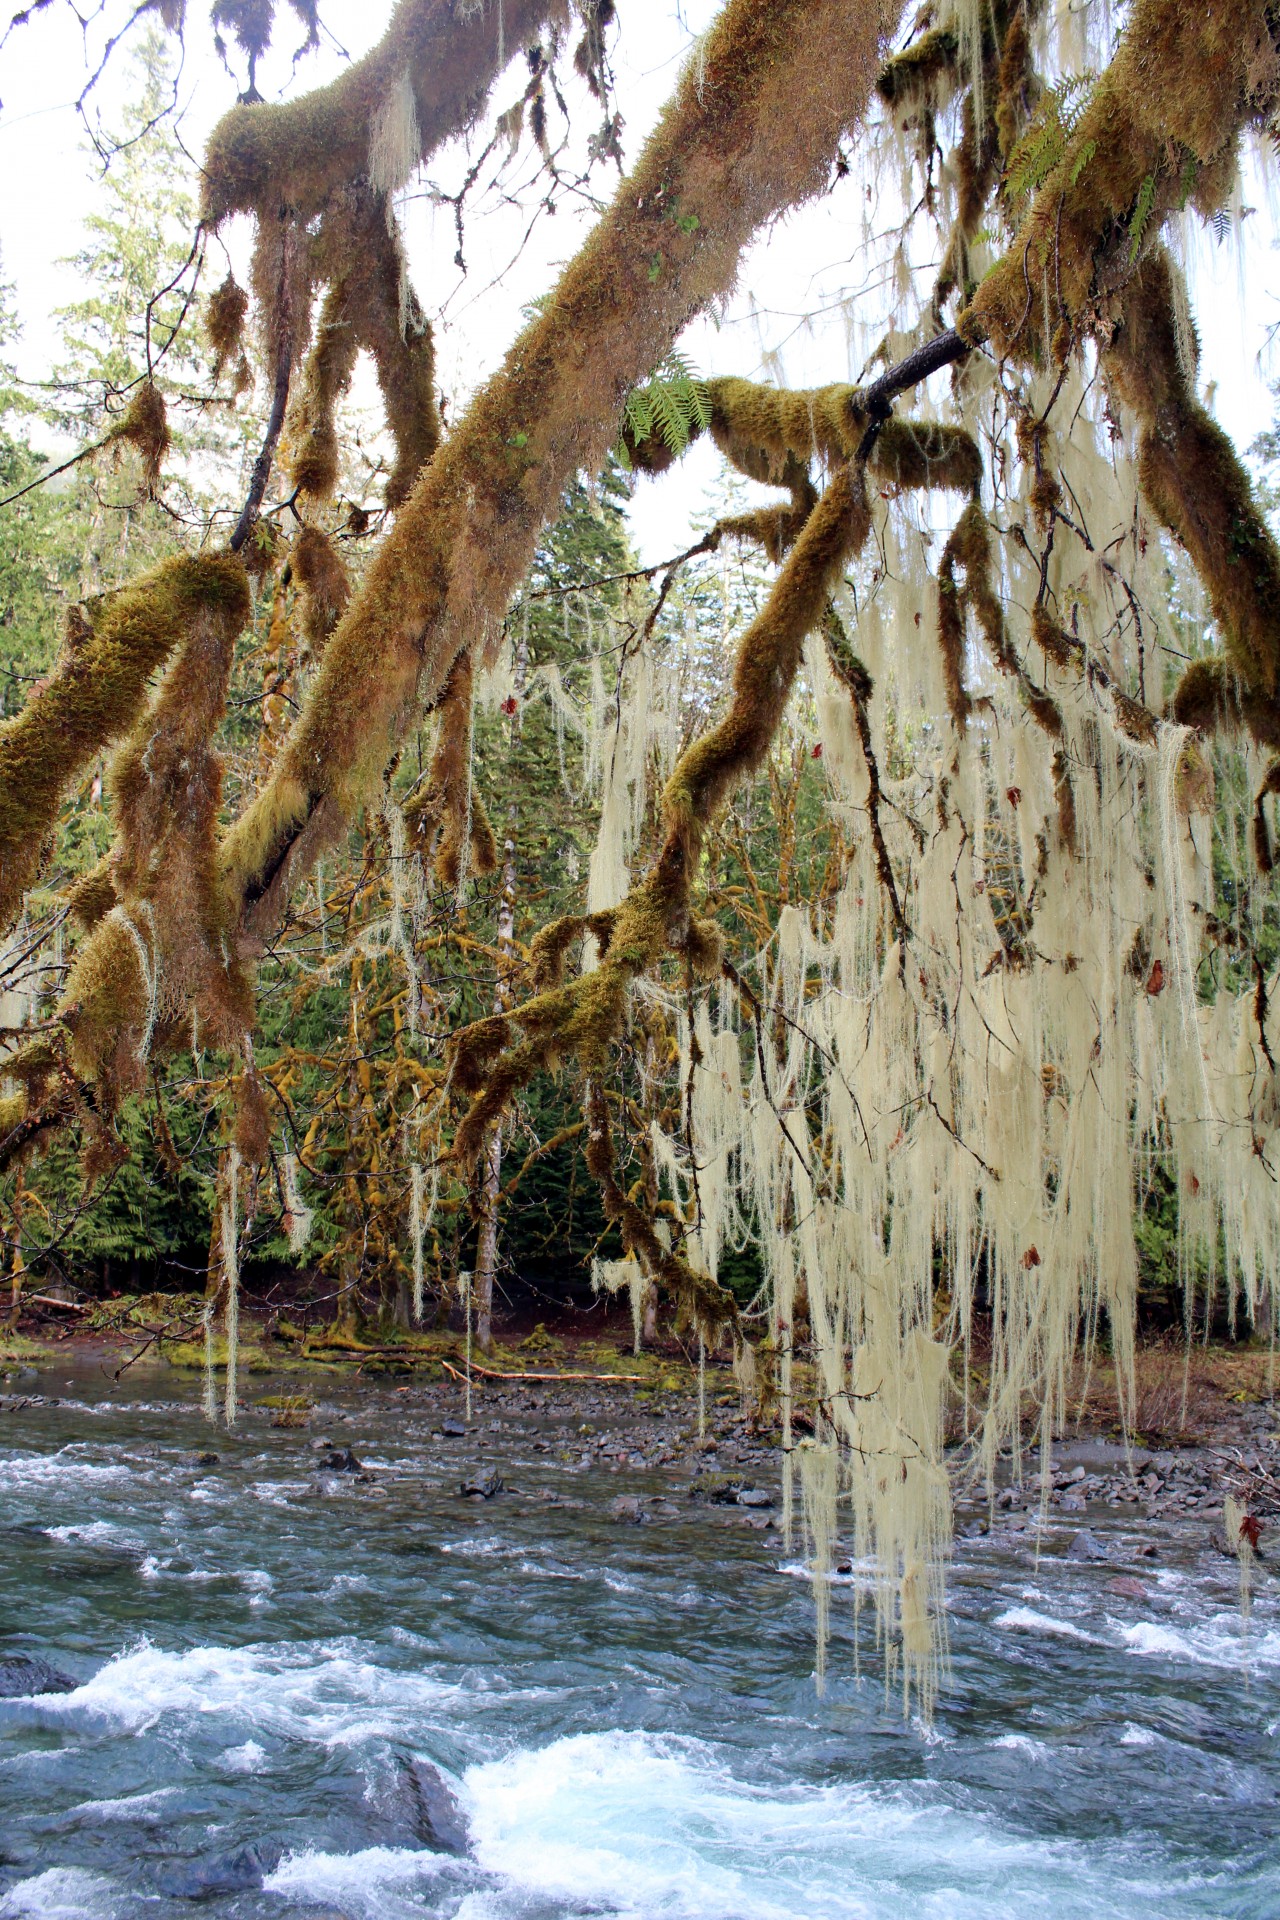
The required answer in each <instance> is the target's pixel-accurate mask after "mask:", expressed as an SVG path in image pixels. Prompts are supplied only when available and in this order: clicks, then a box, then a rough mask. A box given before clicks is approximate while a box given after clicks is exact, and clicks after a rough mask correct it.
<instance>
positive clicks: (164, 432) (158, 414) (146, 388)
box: [107, 380, 169, 491]
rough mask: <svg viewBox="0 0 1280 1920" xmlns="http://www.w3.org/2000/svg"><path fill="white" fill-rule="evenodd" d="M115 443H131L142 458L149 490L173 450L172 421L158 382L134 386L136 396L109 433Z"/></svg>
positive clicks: (110, 439)
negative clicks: (170, 448) (170, 424)
mask: <svg viewBox="0 0 1280 1920" xmlns="http://www.w3.org/2000/svg"><path fill="white" fill-rule="evenodd" d="M107 439H108V441H109V442H111V443H113V444H115V445H121V444H123V445H126V446H131V447H133V448H134V449H135V451H136V452H137V453H138V455H139V456H140V458H141V460H142V476H143V480H144V482H145V484H146V486H147V489H148V491H151V490H152V489H154V487H155V484H156V482H157V480H158V479H159V478H160V468H161V467H162V465H163V464H164V457H165V455H166V454H167V453H168V451H169V420H168V414H167V411H166V409H165V404H164V395H163V394H162V393H161V392H160V389H159V388H158V387H157V386H156V385H155V383H154V381H151V380H144V381H143V382H142V384H141V385H140V386H138V387H136V388H135V389H134V392H133V398H132V399H131V400H130V402H129V404H128V406H127V407H126V408H125V411H124V413H123V415H122V416H121V418H120V419H119V420H117V421H116V422H115V424H114V425H113V426H112V428H111V430H110V432H109V433H108V435H107Z"/></svg>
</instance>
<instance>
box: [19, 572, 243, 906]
mask: <svg viewBox="0 0 1280 1920" xmlns="http://www.w3.org/2000/svg"><path fill="white" fill-rule="evenodd" d="M237 608H243V609H244V610H245V611H247V608H248V590H247V586H246V582H245V577H244V569H243V568H242V567H241V566H240V564H239V562H238V561H237V560H235V559H233V558H231V557H230V556H226V555H219V554H201V555H198V556H197V557H195V558H194V559H186V558H182V559H176V560H168V561H166V562H165V563H164V565H163V566H161V567H158V568H157V569H156V571H155V572H154V573H152V574H149V575H147V576H146V577H145V578H144V579H142V580H139V581H138V582H137V584H136V585H135V586H132V587H127V588H125V589H124V590H123V591H121V592H120V593H118V594H113V595H111V596H109V597H108V598H106V599H104V600H103V601H101V602H99V603H95V604H94V605H93V606H92V607H91V609H90V613H91V622H90V623H88V624H86V623H85V622H84V621H83V620H78V621H75V622H73V623H69V626H68V634H67V639H66V641H65V642H64V645H63V649H62V652H61V654H60V655H59V658H58V661H57V664H56V665H55V667H54V669H53V672H52V673H51V674H50V676H49V678H48V680H46V681H45V682H44V684H43V685H42V686H39V687H38V688H37V689H36V691H35V692H34V693H33V695H32V697H31V699H30V700H29V701H28V702H27V704H26V706H25V707H24V708H23V710H22V712H21V713H20V714H18V715H17V716H16V717H15V718H14V719H12V720H8V721H6V722H5V723H4V724H3V725H2V726H0V926H4V927H8V926H10V925H12V923H13V920H14V919H15V918H16V916H17V913H18V911H19V909H20V907H21V904H22V896H23V893H24V892H25V890H26V888H27V887H29V886H30V885H31V884H32V882H33V881H34V879H35V878H36V875H37V874H38V872H39V870H40V867H41V865H42V864H43V860H44V857H45V848H46V842H47V840H48V836H49V835H50V833H51V830H52V827H53V823H54V820H55V818H56V816H57V811H58V806H59V804H60V802H61V800H62V796H63V794H64V793H65V792H66V790H67V788H68V787H69V785H70V784H71V782H72V781H73V780H74V779H75V778H76V777H77V775H78V774H79V773H80V772H81V771H82V770H83V768H84V767H85V766H86V765H87V763H88V762H89V761H90V760H91V759H92V757H93V755H94V754H96V753H97V752H99V751H100V749H101V748H102V747H103V746H105V745H106V744H107V743H108V742H109V741H111V740H112V739H115V738H118V737H119V736H120V735H121V734H122V733H124V732H126V731H127V730H128V728H129V727H131V726H132V725H133V723H134V721H135V719H136V717H137V713H138V708H139V705H140V703H141V701H142V698H143V695H144V693H145V691H146V686H147V682H148V680H149V679H150V678H151V675H152V674H153V673H154V672H155V670H156V668H157V667H158V666H160V665H161V664H162V663H163V662H164V660H165V659H166V658H167V657H168V655H169V654H170V653H171V652H172V650H173V648H174V647H175V646H176V645H177V643H178V641H179V640H180V639H181V637H182V635H183V634H184V632H186V631H187V629H188V627H189V626H190V624H191V622H192V621H193V620H194V619H195V618H196V617H197V616H198V615H199V614H200V613H201V612H217V611H218V610H220V609H221V610H224V611H234V610H235V609H237Z"/></svg>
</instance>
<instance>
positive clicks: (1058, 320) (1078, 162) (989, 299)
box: [958, 0, 1280, 360]
mask: <svg viewBox="0 0 1280 1920" xmlns="http://www.w3.org/2000/svg"><path fill="white" fill-rule="evenodd" d="M1278 86H1280V60H1278V59H1277V51H1276V46H1275V42H1274V38H1273V32H1272V25H1271V9H1270V8H1269V6H1268V5H1267V4H1266V0H1221V3H1220V4H1215V5H1213V6H1196V7H1189V6H1187V5H1185V4H1184V0H1138V4H1137V5H1136V6H1135V7H1134V10H1133V13H1132V15H1131V17H1130V21H1129V24H1128V27H1127V29H1126V31H1125V34H1124V37H1123V39H1122V41H1121V43H1120V48H1119V51H1118V52H1117V54H1116V56H1115V58H1114V60H1113V61H1112V62H1111V65H1110V66H1109V67H1108V69H1107V71H1106V72H1105V73H1104V74H1103V75H1102V78H1101V79H1100V80H1099V82H1098V84H1097V86H1096V87H1095V89H1094V91H1093V94H1092V97H1091V98H1090V100H1089V104H1088V106H1087V107H1086V108H1085V110H1084V112H1083V113H1082V114H1081V115H1080V116H1079V119H1078V120H1077V122H1076V124H1075V126H1074V128H1073V129H1072V132H1071V135H1070V138H1069V139H1068V140H1067V142H1066V144H1065V147H1064V150H1063V152H1062V156H1061V158H1060V159H1059V160H1058V162H1057V164H1056V165H1055V166H1054V167H1053V169H1052V170H1051V172H1050V173H1049V174H1048V176H1047V177H1046V179H1045V180H1044V182H1043V185H1042V186H1041V188H1040V191H1039V192H1038V193H1037V195H1036V198H1035V201H1034V203H1033V204H1032V207H1031V210H1030V212H1029V213H1028V214H1027V216H1026V219H1025V220H1024V221H1023V223H1022V226H1021V228H1020V230H1019V232H1018V235H1017V238H1016V240H1015V241H1014V244H1013V245H1012V246H1011V247H1010V248H1009V250H1008V252H1007V253H1006V254H1005V255H1004V257H1003V258H1002V259H1001V260H1000V261H999V262H998V264H997V265H996V266H995V267H993V268H992V270H991V272H990V273H989V274H988V275H987V277H986V279H985V280H984V281H983V282H982V285H981V286H980V287H979V289H978V291H977V293H976V295H975V296H974V298H973V300H972V301H971V303H970V305H969V306H968V308H967V309H966V311H965V313H964V314H963V315H962V316H961V319H960V321H959V323H958V324H959V327H960V330H961V332H962V333H963V334H964V336H965V337H966V339H969V340H971V341H973V342H975V343H977V342H978V341H981V340H989V341H990V342H991V344H992V345H993V346H994V347H995V348H996V350H997V352H999V353H1001V354H1005V355H1012V354H1016V355H1018V356H1020V357H1022V358H1024V359H1034V358H1038V357H1045V356H1047V355H1048V354H1049V353H1050V352H1052V353H1053V355H1054V356H1055V357H1056V358H1058V359H1059V360H1065V358H1066V356H1067V354H1068V352H1069V351H1070V348H1071V343H1072V342H1073V340H1074V339H1075V338H1076V336H1077V333H1078V331H1079V330H1080V329H1081V328H1082V327H1084V326H1085V325H1087V324H1090V323H1091V322H1092V320H1093V318H1094V316H1095V314H1096V313H1097V311H1098V310H1099V307H1100V306H1102V307H1105V304H1106V302H1107V301H1108V300H1109V299H1110V298H1111V296H1112V295H1113V294H1114V292H1115V291H1116V289H1117V288H1118V287H1120V286H1122V285H1123V283H1124V281H1125V280H1126V279H1127V278H1128V275H1129V272H1130V269H1131V266H1132V263H1133V261H1134V260H1135V259H1136V258H1137V256H1138V255H1139V253H1140V252H1141V250H1142V248H1143V246H1144V244H1145V243H1146V241H1147V240H1148V238H1149V237H1150V236H1151V235H1153V234H1155V233H1157V232H1158V231H1159V227H1160V224H1161V222H1162V220H1163V219H1164V217H1165V215H1166V214H1167V213H1168V212H1169V211H1171V210H1172V209H1173V208H1174V207H1175V206H1178V205H1181V204H1183V203H1184V202H1185V200H1186V198H1187V194H1188V186H1189V183H1190V192H1191V197H1192V199H1193V200H1194V202H1195V203H1196V205H1197V206H1199V207H1200V208H1201V210H1202V211H1205V212H1208V211H1211V210H1212V209H1213V208H1214V207H1215V206H1216V205H1217V204H1218V202H1219V201H1220V199H1221V196H1222V194H1223V193H1224V192H1225V191H1226V190H1227V188H1228V187H1229V184H1230V179H1231V176H1232V173H1233V171H1234V164H1235V148H1236V141H1237V137H1238V135H1239V133H1240V130H1241V128H1242V127H1243V126H1244V125H1245V123H1246V122H1247V121H1249V120H1250V119H1253V118H1262V117H1265V116H1266V114H1268V113H1269V112H1270V110H1271V108H1272V107H1273V105H1274V102H1275V99H1276V94H1277V88H1278Z"/></svg>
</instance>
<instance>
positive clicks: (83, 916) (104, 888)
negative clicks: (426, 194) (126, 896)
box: [66, 853, 116, 933]
mask: <svg viewBox="0 0 1280 1920" xmlns="http://www.w3.org/2000/svg"><path fill="white" fill-rule="evenodd" d="M66 902H67V905H68V907H69V908H70V909H71V912H72V915H73V916H74V918H75V919H76V920H77V921H78V922H79V924H80V925H81V927H83V928H84V930H85V931H86V933H87V932H88V930H89V928H90V927H95V926H96V925H97V924H98V922H99V920H101V919H102V917H103V915H104V914H107V913H110V911H111V909H112V907H114V906H115V904H116V883H115V880H114V878H113V877H112V872H111V855H110V854H109V853H104V854H103V856H102V858H101V860H99V861H97V862H95V864H94V865H93V866H92V867H90V869H89V871H88V873H83V874H81V876H80V878H79V879H78V880H77V881H75V882H74V884H73V885H72V886H70V887H68V888H67V892H66Z"/></svg>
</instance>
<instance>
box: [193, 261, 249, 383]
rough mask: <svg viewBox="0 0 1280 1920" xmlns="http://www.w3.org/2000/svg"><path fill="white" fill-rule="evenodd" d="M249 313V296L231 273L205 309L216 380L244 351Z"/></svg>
mask: <svg viewBox="0 0 1280 1920" xmlns="http://www.w3.org/2000/svg"><path fill="white" fill-rule="evenodd" d="M248 311H249V296H248V294H247V293H246V292H245V290H244V288H243V287H241V286H238V285H237V284H236V277H235V275H234V274H233V273H230V272H228V274H227V277H226V279H225V280H224V281H223V283H222V285H221V286H220V287H219V288H217V290H216V291H215V292H213V293H211V294H210V295H209V300H208V304H207V305H206V307H205V310H204V337H205V339H206V340H207V341H208V343H209V350H210V352H211V353H212V354H213V365H214V378H215V379H216V378H217V376H218V375H219V374H220V373H221V372H222V369H223V368H224V367H225V366H226V365H227V362H228V361H229V360H230V359H231V358H232V357H233V355H237V354H239V353H240V352H241V351H242V349H243V346H244V322H245V315H246V314H247V313H248Z"/></svg>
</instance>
